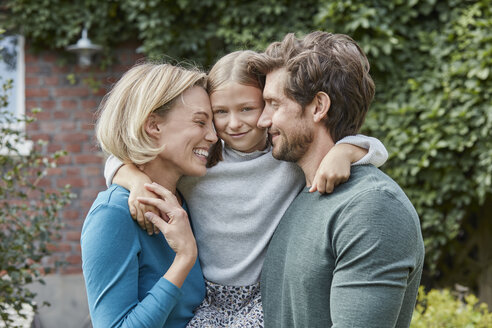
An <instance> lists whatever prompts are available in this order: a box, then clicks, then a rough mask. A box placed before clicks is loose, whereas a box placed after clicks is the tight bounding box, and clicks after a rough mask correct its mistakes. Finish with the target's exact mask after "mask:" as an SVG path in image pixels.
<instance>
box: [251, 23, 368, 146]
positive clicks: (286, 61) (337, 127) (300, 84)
mask: <svg viewBox="0 0 492 328" xmlns="http://www.w3.org/2000/svg"><path fill="white" fill-rule="evenodd" d="M249 67H250V70H251V71H252V72H254V73H256V74H258V75H259V76H262V77H263V78H264V76H265V75H266V74H268V73H270V72H272V71H274V70H276V69H279V68H285V69H286V70H287V72H288V74H289V75H288V76H289V77H288V80H287V81H285V89H284V92H285V94H286V96H287V97H289V98H291V99H293V100H294V101H296V102H297V103H299V104H300V105H301V106H302V107H303V108H304V107H305V106H306V105H308V104H309V103H311V102H312V101H313V99H314V97H315V96H316V94H317V93H318V92H320V91H323V92H325V93H326V94H328V96H329V97H330V100H331V106H330V110H329V111H328V114H327V117H326V119H325V126H326V128H327V129H328V130H329V131H330V134H331V137H332V138H333V140H334V141H335V142H336V141H338V140H340V139H341V138H343V137H345V136H347V135H353V134H356V133H357V132H358V131H359V129H360V127H361V126H362V124H363V123H364V119H365V116H366V113H367V111H368V110H369V106H370V104H371V102H372V99H373V98H374V91H375V86H374V82H373V80H372V78H371V76H370V75H369V68H370V66H369V62H368V60H367V57H366V55H365V54H364V52H363V51H362V49H361V48H360V47H359V46H358V45H357V43H356V42H355V41H354V40H353V39H352V38H350V37H349V36H347V35H344V34H332V33H327V32H321V31H316V32H312V33H310V34H308V35H306V36H305V37H304V38H302V39H298V38H296V37H295V36H294V34H292V33H289V34H287V35H286V36H285V38H284V39H283V41H282V42H274V43H272V44H271V45H270V46H268V48H267V49H266V51H265V52H264V53H263V54H259V55H256V56H253V57H252V58H251V59H250V61H249Z"/></svg>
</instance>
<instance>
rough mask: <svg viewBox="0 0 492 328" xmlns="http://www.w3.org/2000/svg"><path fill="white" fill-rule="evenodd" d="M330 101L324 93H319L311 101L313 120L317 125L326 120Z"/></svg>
mask: <svg viewBox="0 0 492 328" xmlns="http://www.w3.org/2000/svg"><path fill="white" fill-rule="evenodd" d="M330 106H331V100H330V96H328V94H327V93H326V92H323V91H319V92H318V93H317V94H316V96H314V99H313V120H314V122H316V123H318V122H321V121H322V120H324V119H325V118H326V116H327V115H328V111H329V110H330Z"/></svg>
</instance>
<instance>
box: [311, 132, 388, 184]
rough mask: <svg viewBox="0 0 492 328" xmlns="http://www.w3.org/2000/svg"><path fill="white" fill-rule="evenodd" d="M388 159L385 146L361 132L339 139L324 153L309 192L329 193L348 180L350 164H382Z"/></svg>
mask: <svg viewBox="0 0 492 328" xmlns="http://www.w3.org/2000/svg"><path fill="white" fill-rule="evenodd" d="M387 159H388V152H387V151H386V148H385V147H384V145H383V144H382V143H381V141H379V140H378V139H376V138H373V137H368V136H365V135H362V134H357V135H355V136H347V137H345V138H342V139H340V140H339V141H338V142H337V143H336V145H335V146H334V147H333V148H332V149H331V150H330V151H329V152H328V154H326V156H325V158H324V159H323V161H321V164H320V166H319V168H318V170H317V171H316V175H315V177H314V180H313V185H312V186H311V188H310V189H309V191H310V192H314V191H319V192H320V193H321V194H323V193H325V192H326V193H331V192H332V191H333V189H334V188H335V187H336V186H337V185H339V184H340V183H343V182H345V181H347V180H348V178H349V177H350V166H351V165H362V164H373V165H374V166H376V167H379V166H381V165H383V164H384V163H385V162H386V160H387Z"/></svg>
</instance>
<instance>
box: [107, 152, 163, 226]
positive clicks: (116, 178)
mask: <svg viewBox="0 0 492 328" xmlns="http://www.w3.org/2000/svg"><path fill="white" fill-rule="evenodd" d="M104 178H105V179H106V185H107V186H108V187H109V186H110V185H112V184H113V183H116V184H118V185H120V186H122V187H124V188H126V189H128V190H129V191H130V196H129V197H128V207H129V208H130V214H131V215H132V218H133V219H134V220H137V223H138V225H139V226H140V227H141V228H142V229H144V230H146V231H147V233H148V234H149V235H152V234H153V233H156V234H157V233H159V229H158V228H157V227H156V226H154V225H153V224H152V222H150V221H149V220H148V219H147V218H146V217H145V215H144V214H145V213H146V212H153V213H155V214H158V213H159V212H158V209H157V208H156V207H154V206H152V205H147V204H142V203H139V202H138V201H137V196H141V197H153V198H157V197H158V196H157V195H156V194H155V193H153V192H152V191H150V190H148V189H147V188H145V187H144V185H145V184H146V183H152V181H151V180H150V178H149V177H148V176H147V175H146V174H145V173H143V172H142V171H140V170H139V169H138V168H137V167H136V166H135V165H134V164H123V162H121V161H120V160H119V159H118V158H116V157H114V156H113V155H111V156H109V157H108V159H107V160H106V165H105V166H104Z"/></svg>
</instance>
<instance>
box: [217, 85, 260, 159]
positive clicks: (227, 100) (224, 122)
mask: <svg viewBox="0 0 492 328" xmlns="http://www.w3.org/2000/svg"><path fill="white" fill-rule="evenodd" d="M210 101H211V103H212V110H213V112H214V123H215V129H216V130H217V134H218V135H219V137H220V138H221V139H222V140H224V142H225V143H226V144H227V145H228V146H229V147H231V148H232V149H235V150H239V151H242V152H245V153H250V152H253V151H255V150H263V149H265V147H266V130H265V129H260V128H258V127H257V125H256V124H257V122H258V118H259V117H260V115H261V112H262V111H263V107H264V102H263V96H262V92H261V89H259V88H256V87H253V86H249V85H243V84H239V83H237V82H229V83H227V84H225V85H224V86H222V87H221V88H219V89H218V90H216V91H214V92H213V93H212V94H211V95H210Z"/></svg>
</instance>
